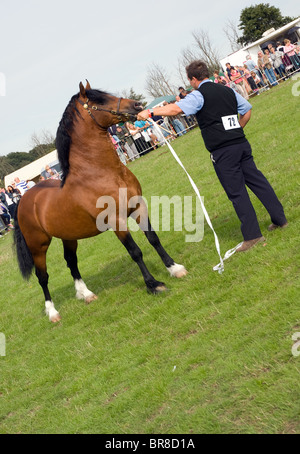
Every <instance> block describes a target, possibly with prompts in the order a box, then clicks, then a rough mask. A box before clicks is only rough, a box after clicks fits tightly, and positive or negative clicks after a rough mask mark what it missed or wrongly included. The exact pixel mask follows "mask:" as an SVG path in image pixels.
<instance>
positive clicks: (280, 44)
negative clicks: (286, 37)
mask: <svg viewBox="0 0 300 454" xmlns="http://www.w3.org/2000/svg"><path fill="white" fill-rule="evenodd" d="M276 50H279V51H280V52H284V45H283V44H282V43H281V42H280V41H277V43H276Z"/></svg>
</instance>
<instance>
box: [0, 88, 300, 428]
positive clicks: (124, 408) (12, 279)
mask: <svg viewBox="0 0 300 454" xmlns="http://www.w3.org/2000/svg"><path fill="white" fill-rule="evenodd" d="M294 83H295V82H293V81H289V82H285V83H284V84H282V85H280V86H279V87H274V88H273V89H272V90H270V91H269V92H267V93H264V94H262V95H261V96H259V97H256V98H255V99H254V100H253V101H252V104H253V113H252V119H251V121H250V123H249V124H248V125H247V128H246V134H247V138H248V139H249V141H250V142H251V144H252V148H253V154H254V157H255V160H256V163H257V166H258V167H259V168H260V169H261V170H262V171H263V172H264V173H265V175H266V176H267V177H268V179H269V180H270V182H271V184H272V185H273V187H274V189H275V191H276V193H277V195H278V196H279V198H280V200H281V202H282V203H283V205H284V207H285V211H286V215H287V218H288V220H289V226H288V228H287V229H285V230H282V231H281V230H278V231H274V232H272V233H269V232H267V226H268V224H269V223H270V220H269V218H268V214H267V212H266V211H265V209H264V208H263V206H262V205H261V204H260V202H259V201H258V200H257V199H255V197H253V199H252V200H253V203H254V206H255V209H256V211H257V215H258V218H259V221H260V225H261V228H262V232H263V234H264V235H265V236H266V239H267V242H266V244H265V245H258V246H257V247H256V248H254V249H253V250H250V251H249V252H247V253H245V254H240V255H239V254H235V255H234V256H233V257H231V258H230V259H229V260H228V261H226V262H225V272H224V273H223V275H219V274H218V273H214V272H213V271H212V267H213V266H214V265H216V264H217V263H218V262H219V259H218V256H217V253H216V250H215V246H214V238H213V234H212V232H211V230H210V229H209V227H208V226H207V225H205V234H204V238H203V240H202V241H201V242H198V243H186V242H185V240H184V237H185V232H177V231H175V232H173V231H171V232H160V233H159V236H160V239H161V241H162V243H163V245H164V246H165V248H166V249H167V251H168V252H169V253H170V255H172V256H173V258H174V259H175V261H176V262H178V263H183V264H184V265H185V266H186V268H187V269H188V271H189V274H188V276H187V277H186V278H184V279H181V280H176V279H174V278H170V277H169V275H168V273H167V271H166V270H165V268H164V266H163V264H162V263H161V261H160V260H159V258H158V256H157V255H156V253H155V251H154V250H153V249H152V248H151V246H150V245H149V244H148V243H147V241H146V239H145V238H144V236H143V234H142V233H140V232H136V233H134V234H133V236H134V238H135V239H136V241H137V243H138V244H139V246H140V247H141V249H142V251H143V253H144V259H145V262H146V264H147V265H148V267H149V270H150V271H151V272H152V273H153V274H154V276H155V277H156V278H157V279H158V280H162V281H164V282H165V283H166V285H167V287H168V289H169V290H168V292H165V293H164V294H160V295H158V296H152V295H149V294H148V293H147V292H146V288H145V285H144V282H143V279H142V276H141V274H140V272H139V270H138V269H137V265H136V264H135V263H134V262H132V260H131V259H130V257H129V256H128V254H127V253H126V251H125V249H124V248H123V246H122V245H121V244H120V243H119V242H118V240H117V239H116V238H115V236H114V234H113V233H112V232H107V233H105V234H104V235H100V236H98V237H96V238H91V239H88V240H84V241H80V243H79V252H78V256H79V266H80V270H81V273H82V276H83V279H84V280H85V282H86V283H87V285H88V287H89V288H90V289H91V290H92V291H94V292H95V293H96V294H97V295H98V300H97V301H95V302H93V303H92V304H90V305H88V306H87V305H85V304H84V303H82V302H81V301H77V300H76V299H75V291H74V285H73V281H72V279H71V276H70V275H69V270H68V269H67V267H66V265H65V262H64V259H63V253H62V245H61V242H60V241H59V240H56V239H54V240H53V242H52V244H51V246H50V249H49V252H48V270H49V275H50V291H51V294H52V297H53V300H54V302H55V306H56V308H57V310H59V312H60V314H61V316H62V321H61V322H59V323H58V324H51V323H49V321H48V318H47V317H46V316H45V314H44V300H43V295H42V291H41V289H40V287H39V285H38V283H37V280H36V278H35V276H33V277H32V278H31V279H30V281H29V282H24V281H23V280H22V278H21V276H20V274H19V271H18V269H17V264H16V260H15V258H14V256H13V254H12V235H11V234H9V235H6V236H5V238H4V239H1V240H0V273H1V281H0V317H1V319H0V320H1V321H0V332H2V333H4V335H5V337H6V356H3V357H0V376H1V378H0V433H26V434H28V433H102V434H109V433H111V434H134V433H136V434H153V433H156V434H183V433H186V434H198V433H300V419H299V413H300V395H299V391H300V386H299V383H300V376H299V372H300V356H299V357H296V356H293V355H292V352H291V348H292V345H293V343H294V341H293V340H292V335H293V334H294V333H296V332H300V321H299V288H300V283H299V263H300V260H299V259H300V253H299V231H298V228H299V216H300V205H299V182H300V178H299V177H300V171H299V169H300V152H299V150H300V147H299V123H300V109H299V99H300V98H299V97H295V96H292V85H293V84H294ZM173 146H174V148H175V150H176V152H177V153H178V155H179V156H180V158H181V159H182V161H183V163H184V164H185V165H186V168H187V170H188V171H189V172H190V174H191V176H192V177H193V179H194V180H195V182H196V183H197V185H198V187H199V188H200V193H201V195H202V196H204V201H205V205H206V208H207V210H208V213H209V215H210V218H211V220H212V222H213V225H214V228H215V230H216V232H217V234H218V236H219V239H220V243H221V250H222V253H223V254H224V253H225V252H226V250H228V249H230V248H232V247H234V246H235V245H236V244H237V243H238V242H240V241H241V240H242V238H241V234H240V227H239V222H238V219H237V217H236V215H235V213H234V211H233V208H232V206H231V204H230V202H229V201H228V200H227V197H226V195H225V193H224V191H223V189H222V188H221V186H220V183H219V182H218V180H217V177H216V176H215V173H214V170H213V167H212V165H211V162H210V159H209V154H208V152H207V151H206V150H205V148H204V146H203V142H202V139H201V137H200V132H199V130H198V129H197V130H196V129H195V130H193V131H191V132H190V133H189V134H187V135H186V136H184V137H182V138H179V139H177V140H176V141H174V142H173ZM130 169H131V170H132V171H133V172H134V173H135V174H136V176H137V177H138V178H139V180H140V182H141V184H142V187H143V192H144V195H145V196H146V198H147V199H148V198H149V199H150V196H151V195H168V196H170V197H172V196H173V195H175V194H176V195H180V196H184V195H192V194H193V190H192V187H191V186H190V184H189V182H188V180H187V178H186V176H185V174H184V173H183V171H182V169H181V168H180V167H179V166H178V164H177V163H176V162H175V160H174V158H173V157H172V156H171V153H170V152H169V151H168V150H167V147H166V146H165V147H162V148H160V149H158V150H157V151H153V152H151V153H150V154H148V155H147V156H145V157H144V158H142V159H140V160H138V161H135V162H134V163H132V164H130ZM150 208H151V207H150ZM175 366H176V367H175Z"/></svg>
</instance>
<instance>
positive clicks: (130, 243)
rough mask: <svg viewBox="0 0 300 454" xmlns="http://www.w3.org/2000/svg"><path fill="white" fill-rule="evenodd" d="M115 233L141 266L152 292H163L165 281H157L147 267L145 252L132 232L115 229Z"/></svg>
mask: <svg viewBox="0 0 300 454" xmlns="http://www.w3.org/2000/svg"><path fill="white" fill-rule="evenodd" d="M115 234H116V235H117V237H118V238H119V240H120V241H121V243H122V244H123V245H124V246H125V248H126V249H127V251H128V253H129V254H130V257H131V258H132V260H134V261H135V262H136V263H137V265H138V266H139V268H140V270H141V272H142V275H143V278H144V281H145V284H146V286H147V290H148V292H150V293H159V292H163V291H164V290H166V286H165V284H164V283H163V282H159V281H157V280H156V279H155V278H154V277H153V276H152V274H151V273H150V272H149V271H148V268H147V267H146V265H145V263H144V260H143V254H142V251H141V249H140V248H139V247H138V245H137V244H136V242H135V241H134V240H133V238H132V236H131V234H130V232H129V231H128V230H127V231H115Z"/></svg>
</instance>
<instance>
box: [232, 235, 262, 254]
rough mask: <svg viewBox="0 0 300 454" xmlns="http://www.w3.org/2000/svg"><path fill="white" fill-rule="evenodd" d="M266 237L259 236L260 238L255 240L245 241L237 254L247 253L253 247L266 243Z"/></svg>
mask: <svg viewBox="0 0 300 454" xmlns="http://www.w3.org/2000/svg"><path fill="white" fill-rule="evenodd" d="M265 240H266V239H265V237H264V236H259V237H258V238H254V239H253V240H248V241H243V243H242V245H241V246H240V247H238V248H237V250H236V252H246V251H248V250H249V249H251V248H252V247H254V246H256V245H257V243H261V242H263V241H265Z"/></svg>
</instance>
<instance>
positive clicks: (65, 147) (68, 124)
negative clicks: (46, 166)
mask: <svg viewBox="0 0 300 454" xmlns="http://www.w3.org/2000/svg"><path fill="white" fill-rule="evenodd" d="M107 95H108V93H106V92H104V91H100V90H95V89H91V90H87V91H86V96H87V98H88V99H89V100H90V101H92V102H96V103H97V104H104V103H105V101H106V100H107ZM78 98H79V93H77V94H76V95H74V96H72V98H71V99H70V102H69V104H68V105H67V107H66V109H65V111H64V113H63V116H62V119H61V120H60V122H59V126H58V129H57V133H56V140H55V144H56V149H57V155H58V160H59V162H60V167H61V170H62V181H61V186H63V185H64V184H65V181H66V178H67V176H68V174H69V169H70V163H69V153H70V147H71V143H72V139H71V134H72V131H73V128H74V123H75V121H76V120H77V119H78V116H79V117H80V118H82V117H81V115H80V112H79V110H78V109H77V107H76V100H77V99H78Z"/></svg>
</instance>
